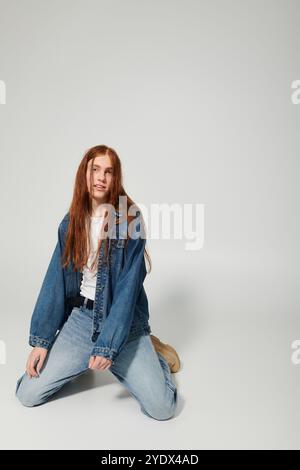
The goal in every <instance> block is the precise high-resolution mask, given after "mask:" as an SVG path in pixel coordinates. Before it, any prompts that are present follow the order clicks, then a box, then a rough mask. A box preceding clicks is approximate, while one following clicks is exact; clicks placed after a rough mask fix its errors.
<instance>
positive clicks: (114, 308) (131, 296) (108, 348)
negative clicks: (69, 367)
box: [91, 237, 146, 363]
mask: <svg viewBox="0 0 300 470" xmlns="http://www.w3.org/2000/svg"><path fill="white" fill-rule="evenodd" d="M145 244H146V239H144V238H141V237H140V238H137V239H133V238H129V240H128V243H127V247H125V248H124V249H125V250H127V251H126V252H125V254H126V256H125V262H124V266H123V269H122V270H121V272H120V275H119V278H118V280H117V283H116V286H115V290H114V294H113V300H112V304H111V307H110V311H109V314H108V316H107V317H106V318H105V320H104V322H103V326H102V330H101V332H100V334H99V336H98V338H97V340H96V342H95V345H94V348H93V350H92V354H91V355H92V356H103V357H106V358H108V359H111V360H112V363H114V360H115V358H116V357H117V355H118V354H119V353H120V351H121V349H122V348H123V346H124V345H125V343H126V341H127V339H128V336H129V332H130V328H131V325H132V321H133V316H134V310H135V304H136V301H137V298H138V295H139V292H140V290H141V288H142V286H143V282H144V279H145V276H146V266H145V259H144V248H145Z"/></svg>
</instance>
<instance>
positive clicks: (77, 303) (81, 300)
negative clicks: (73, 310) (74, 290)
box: [69, 295, 94, 310]
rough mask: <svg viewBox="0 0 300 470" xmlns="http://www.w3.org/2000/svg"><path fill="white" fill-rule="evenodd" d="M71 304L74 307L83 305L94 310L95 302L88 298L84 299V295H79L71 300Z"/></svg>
mask: <svg viewBox="0 0 300 470" xmlns="http://www.w3.org/2000/svg"><path fill="white" fill-rule="evenodd" d="M69 301H70V304H71V305H72V307H80V306H81V305H83V306H84V307H85V308H88V309H90V310H93V308H94V301H93V300H92V299H89V298H88V297H84V296H83V295H78V296H76V297H70V298H69Z"/></svg>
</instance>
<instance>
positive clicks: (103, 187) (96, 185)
mask: <svg viewBox="0 0 300 470" xmlns="http://www.w3.org/2000/svg"><path fill="white" fill-rule="evenodd" d="M95 188H97V189H105V186H102V185H101V184H95Z"/></svg>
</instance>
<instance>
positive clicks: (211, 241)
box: [0, 0, 300, 449]
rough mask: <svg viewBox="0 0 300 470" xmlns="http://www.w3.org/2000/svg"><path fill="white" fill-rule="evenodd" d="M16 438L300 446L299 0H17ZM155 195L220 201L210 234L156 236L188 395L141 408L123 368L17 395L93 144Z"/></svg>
mask: <svg viewBox="0 0 300 470" xmlns="http://www.w3.org/2000/svg"><path fill="white" fill-rule="evenodd" d="M0 9H1V10H0V79H1V80H4V81H5V83H6V87H7V97H6V104H5V105H1V106H0V131H1V138H0V154H1V176H0V177H1V220H2V230H1V247H2V250H1V264H2V269H1V292H2V295H1V319H0V339H2V340H4V341H5V342H6V347H7V363H6V365H0V379H1V387H0V413H1V429H0V447H1V448H98V449H105V448H107V449H115V448H119V449H120V448H121V449H122V448H123V449H126V448H129V449H136V448H146V449H147V448H148V449H149V448H156V449H168V448H170V449H171V448H172V449H180V448H185V449H199V448H299V424H300V415H299V398H298V397H299V385H300V383H299V376H300V365H298V366H296V365H294V364H293V363H292V362H291V354H292V350H291V343H292V341H293V340H295V339H299V338H300V324H299V323H300V322H299V246H298V238H299V217H298V214H299V210H298V202H299V188H298V184H297V183H298V176H299V160H298V159H299V150H300V148H299V147H300V146H299V123H300V105H294V104H292V102H291V93H292V90H291V83H292V81H293V80H296V79H299V78H300V69H299V51H298V45H299V37H300V33H299V14H300V5H299V1H291V0H289V1H274V0H272V1H267V0H264V1H253V0H252V1H233V0H226V1H195V0H194V1H192V0H185V1H184V2H183V1H171V0H162V1H153V0H152V1H151V2H150V1H141V0H139V1H137V0H136V1H132V0H130V1H121V0H118V1H109V2H108V1H107V2H105V1H93V0H88V1H76V0H75V1H74V0H72V1H67V0H63V1H61V0H59V1H57V0H56V1H52V2H46V1H37V0H36V1H35V0H25V1H16V0H13V1H11V0H10V1H3V0H2V1H0ZM103 143H104V144H107V145H110V146H112V147H113V148H115V149H116V151H117V152H118V153H119V155H120V158H121V160H122V162H123V170H124V176H125V187H126V189H127V191H128V193H129V195H130V196H131V197H132V198H133V199H134V200H135V201H137V202H140V203H143V204H146V205H150V204H151V203H154V202H155V203H170V204H172V203H174V202H178V203H182V204H183V203H203V204H205V242H204V247H203V249H202V250H200V251H197V252H195V251H186V250H185V246H184V244H185V241H184V240H171V241H168V240H149V244H148V246H149V251H150V255H151V257H152V261H153V271H152V273H151V274H150V275H149V276H148V277H147V278H146V281H145V288H146V291H147V293H148V297H149V305H150V311H151V326H152V330H153V332H154V333H155V334H156V335H158V336H159V337H160V338H161V339H162V340H163V341H166V342H169V343H170V344H172V345H173V346H175V347H176V349H177V351H178V353H179V354H180V357H181V359H182V369H181V371H180V372H179V373H177V374H175V375H174V380H175V382H176V383H177V385H178V389H179V407H178V413H177V414H176V417H175V418H174V419H172V420H169V421H165V422H159V421H156V420H151V419H149V418H147V417H145V416H143V415H142V413H141V412H140V410H139V406H138V405H137V403H136V402H135V401H134V399H133V398H132V397H130V396H129V395H128V393H127V392H126V391H125V390H123V389H122V387H121V385H120V384H119V383H118V382H117V381H116V380H115V379H114V378H113V377H112V375H111V374H110V373H109V372H108V371H106V372H102V373H97V372H95V373H91V374H90V373H87V374H86V375H85V376H83V377H81V378H80V379H78V381H77V382H72V383H71V384H68V385H67V386H66V388H65V390H64V391H61V392H59V394H58V397H59V398H60V399H57V400H53V401H52V402H49V403H48V404H45V405H43V406H41V407H36V408H25V407H22V405H21V404H20V403H19V402H18V401H17V399H16V398H15V397H14V388H15V382H16V380H17V378H18V377H19V376H20V375H21V373H22V372H23V371H24V368H25V362H26V359H27V355H28V353H29V352H30V350H31V348H30V347H29V346H28V343H27V341H28V328H29V321H30V317H31V314H32V310H33V306H34V303H35V301H36V297H37V295H38V292H39V289H40V286H41V282H42V278H43V276H44V274H45V270H46V268H47V265H48V263H49V260H50V255H51V253H52V251H53V248H54V245H55V242H56V236H57V226H58V223H59V222H60V220H61V218H62V217H63V215H64V214H65V212H66V211H67V209H68V206H69V203H70V201H71V196H72V190H73V181H74V177H75V172H76V169H77V166H78V164H79V162H80V159H81V158H82V155H83V152H84V151H85V150H86V149H87V148H89V147H91V146H92V145H96V144H103Z"/></svg>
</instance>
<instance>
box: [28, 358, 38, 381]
mask: <svg viewBox="0 0 300 470" xmlns="http://www.w3.org/2000/svg"><path fill="white" fill-rule="evenodd" d="M35 362H36V357H35V356H34V355H32V354H30V356H29V358H28V361H27V365H26V372H27V374H28V376H29V378H30V379H31V378H32V377H37V373H36V371H35Z"/></svg>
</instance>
